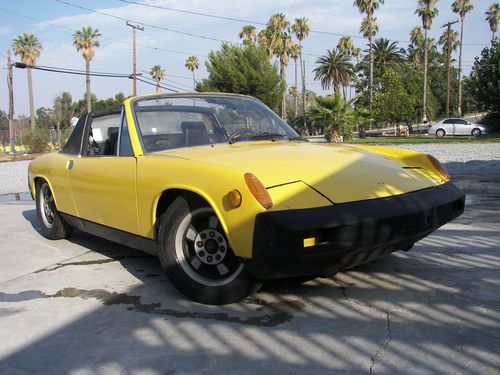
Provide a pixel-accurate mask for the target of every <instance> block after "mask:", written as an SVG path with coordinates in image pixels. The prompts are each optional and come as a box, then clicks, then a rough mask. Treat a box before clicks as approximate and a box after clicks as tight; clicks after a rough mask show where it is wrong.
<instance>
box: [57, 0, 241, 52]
mask: <svg viewBox="0 0 500 375" xmlns="http://www.w3.org/2000/svg"><path fill="white" fill-rule="evenodd" d="M54 1H56V2H58V3H61V4H65V5H68V6H71V7H74V8H78V9H82V10H86V11H88V12H92V13H96V14H101V15H103V16H107V17H111V18H115V19H117V20H121V21H129V22H134V23H137V24H139V25H142V26H147V27H151V28H153V29H158V30H163V31H167V32H170V33H176V34H181V35H187V36H191V37H195V38H201V39H206V40H213V41H216V42H222V43H230V44H241V43H237V42H230V41H228V40H224V39H219V38H212V37H209V36H204V35H198V34H193V33H189V32H187V31H180V30H175V29H169V28H166V27H163V26H158V25H154V24H150V23H146V22H140V21H136V20H132V19H130V18H125V17H120V16H117V15H115V14H110V13H106V12H102V11H99V10H95V9H91V8H86V7H83V6H81V5H77V4H73V3H70V2H68V1H64V0H54Z"/></svg>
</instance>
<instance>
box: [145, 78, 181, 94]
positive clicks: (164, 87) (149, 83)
mask: <svg viewBox="0 0 500 375" xmlns="http://www.w3.org/2000/svg"><path fill="white" fill-rule="evenodd" d="M137 80H138V81H140V82H142V83H146V84H148V85H151V86H158V87H161V88H162V89H165V90H168V91H172V92H179V91H177V90H173V89H171V88H168V87H166V86H163V85H158V84H156V83H152V82H148V81H146V80H144V79H142V78H139V77H137Z"/></svg>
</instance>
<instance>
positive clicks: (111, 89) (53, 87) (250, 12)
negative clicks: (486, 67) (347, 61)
mask: <svg viewBox="0 0 500 375" xmlns="http://www.w3.org/2000/svg"><path fill="white" fill-rule="evenodd" d="M65 1H67V2H69V3H72V4H75V5H79V6H83V7H86V8H91V9H95V10H99V11H102V12H105V13H109V14H113V15H116V16H119V17H122V18H127V19H130V20H133V21H139V22H144V23H149V24H152V25H158V26H161V27H164V28H169V29H172V30H178V31H182V32H186V33H192V34H197V35H200V36H206V37H209V38H215V39H222V40H227V41H231V42H239V40H238V37H237V34H238V32H239V30H240V29H241V27H242V26H243V25H244V24H245V23H242V22H234V21H228V20H220V19H215V18H210V17H201V16H197V15H189V14H183V13H178V12H173V11H169V10H161V9H156V8H150V7H145V6H141V5H134V4H126V3H124V2H121V1H119V0H101V1H97V0H65ZM135 1H136V2H140V3H147V4H155V5H160V6H165V7H171V8H176V9H184V10H190V11H195V12H202V13H208V14H214V15H220V16H224V17H233V18H239V19H245V20H252V21H255V22H263V23H265V22H266V21H267V19H268V18H269V16H270V15H272V14H274V13H277V12H283V13H284V14H285V15H286V16H287V17H288V19H290V20H293V19H294V18H296V17H301V16H305V17H307V18H308V19H309V21H310V26H311V29H312V30H316V31H326V32H330V33H340V34H349V35H354V36H359V33H358V30H359V25H360V22H361V18H362V16H361V15H360V14H359V13H358V11H357V10H356V9H355V8H353V7H352V2H353V1H352V0H329V1H327V0H274V1H264V0H252V1H239V0H212V1H205V0H188V1H180V0H135ZM416 3H417V1H416V0H386V1H385V4H384V5H383V6H382V7H381V8H380V9H379V10H378V11H377V14H376V16H377V18H378V21H379V34H378V35H377V36H378V37H385V38H389V39H393V40H398V41H403V42H401V44H400V45H401V47H406V45H407V42H404V41H407V40H408V39H409V32H410V30H411V29H412V28H413V27H414V26H416V25H420V20H419V18H418V17H417V16H416V15H414V14H413V13H414V10H415V8H416ZM451 3H452V0H441V1H439V3H438V9H439V16H438V17H437V18H436V19H435V20H434V24H433V28H432V30H431V32H430V35H431V36H432V37H434V38H436V39H438V38H439V36H440V35H441V34H442V32H443V29H441V28H440V26H441V25H443V24H444V23H445V22H447V21H449V20H453V19H456V18H457V15H455V14H453V13H452V12H451ZM492 3H493V1H491V0H475V1H474V6H475V8H474V10H473V11H472V13H470V14H469V15H468V16H467V18H466V21H465V33H464V57H463V60H464V70H465V73H468V72H469V71H470V68H471V66H472V63H473V61H474V57H475V56H478V55H479V54H480V52H481V50H482V48H484V46H486V45H488V44H489V41H490V39H491V32H490V30H489V26H488V24H487V23H486V21H485V20H484V18H485V16H484V13H485V11H486V10H487V8H488V6H489V5H490V4H492ZM15 13H17V14H15ZM0 17H1V20H2V21H1V23H0V52H1V53H2V54H3V55H5V54H6V51H7V49H8V48H10V45H11V43H12V39H13V38H15V37H16V36H17V35H18V34H20V33H22V32H24V31H27V32H32V33H35V34H36V35H37V36H38V38H39V40H40V42H41V43H42V45H43V51H42V54H41V56H40V58H39V59H38V61H37V64H38V65H47V66H56V67H63V68H73V69H84V68H85V64H84V60H83V58H82V57H81V55H80V54H79V53H77V52H76V50H75V49H74V48H73V46H72V43H71V35H72V32H73V31H76V30H78V29H81V28H82V27H83V26H92V27H94V28H96V27H97V28H98V29H99V31H100V32H101V33H102V35H103V38H102V39H101V47H100V48H98V49H97V51H96V55H95V57H94V59H93V60H92V62H91V69H92V70H93V71H106V72H117V73H131V72H132V48H131V29H130V28H129V27H127V26H126V25H125V21H122V20H118V19H114V18H111V17H107V16H104V15H98V14H92V13H91V12H88V11H85V10H82V9H78V8H75V7H72V6H68V5H66V4H63V3H60V2H57V1H56V0H24V1H11V0H9V1H6V0H4V1H1V2H0ZM257 26H258V25H257ZM455 26H456V29H457V30H458V29H459V24H457V25H455ZM259 28H260V27H259ZM137 36H138V39H137V43H138V45H139V47H138V50H137V53H138V69H139V70H140V71H142V70H143V71H146V72H147V71H149V69H150V68H151V66H153V65H156V64H159V65H161V66H162V67H163V68H164V69H165V70H166V74H167V75H166V83H167V84H171V85H173V86H175V87H176V88H178V89H179V88H180V89H184V90H186V91H189V90H190V88H191V86H192V80H191V72H189V71H188V70H187V69H186V68H185V67H184V61H185V59H186V58H187V56H189V55H196V56H198V58H199V60H200V69H199V70H198V71H197V72H196V78H197V79H198V78H204V77H206V76H207V72H206V70H205V64H204V62H205V61H206V59H207V55H208V52H209V51H210V50H212V49H218V48H219V46H220V42H217V41H212V40H208V39H203V38H198V37H192V36H188V35H183V34H178V33H175V32H167V31H164V30H158V29H155V28H152V27H148V26H146V27H145V30H144V31H142V32H138V35H137ZM338 38H339V36H336V35H327V34H320V33H311V34H310V36H309V38H308V39H306V40H305V42H304V53H305V56H304V58H305V60H306V65H307V72H306V75H307V79H306V82H307V86H308V89H311V90H313V91H316V92H318V93H322V91H321V87H320V85H319V83H318V82H314V80H313V79H312V69H313V68H314V61H315V60H316V59H317V57H318V56H320V55H322V54H324V53H325V52H326V50H327V49H331V48H333V47H334V46H336V44H337V40H338ZM354 41H355V43H356V45H357V47H361V48H363V49H364V48H365V45H366V42H365V40H364V39H362V38H355V39H354ZM154 48H158V50H155V49H154ZM454 57H455V58H456V59H457V60H458V52H457V53H455V56H454ZM1 58H2V59H4V58H3V57H1ZM14 60H17V58H14ZM2 67H5V63H4V64H2ZM293 71H294V70H293V63H291V64H290V67H289V69H288V72H287V81H288V82H289V84H293V81H294V73H293ZM0 72H3V74H5V73H6V70H5V69H2V70H0ZM1 81H2V82H3V83H2V84H3V85H4V87H5V89H2V90H0V109H2V110H6V109H7V93H6V84H5V79H2V80H1ZM33 86H34V94H35V107H40V106H46V107H50V106H52V102H53V100H54V98H55V96H57V95H58V94H60V93H61V92H62V91H69V92H70V93H71V94H72V95H73V100H79V99H81V98H82V97H83V94H84V92H85V78H84V77H82V76H70V75H62V74H56V73H49V72H42V71H34V72H33ZM153 90H154V87H152V86H149V85H146V84H144V83H141V82H138V93H139V94H143V93H148V92H152V91H153ZM92 91H93V92H94V93H95V94H96V95H97V96H98V98H107V97H110V96H114V94H115V93H117V92H119V91H122V92H124V93H125V94H126V95H130V94H131V92H132V82H131V81H130V80H128V79H121V78H99V77H92ZM14 99H15V112H16V115H18V114H27V113H28V112H29V109H28V95H27V79H26V72H25V71H24V70H20V69H15V70H14Z"/></svg>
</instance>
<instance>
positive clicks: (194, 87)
mask: <svg viewBox="0 0 500 375" xmlns="http://www.w3.org/2000/svg"><path fill="white" fill-rule="evenodd" d="M191 72H192V73H193V92H196V79H195V77H194V69H193V70H191Z"/></svg>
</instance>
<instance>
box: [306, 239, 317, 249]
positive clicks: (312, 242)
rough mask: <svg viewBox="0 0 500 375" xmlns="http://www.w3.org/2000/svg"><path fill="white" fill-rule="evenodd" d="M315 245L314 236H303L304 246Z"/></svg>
mask: <svg viewBox="0 0 500 375" xmlns="http://www.w3.org/2000/svg"><path fill="white" fill-rule="evenodd" d="M314 245H316V237H311V238H304V247H311V246H314Z"/></svg>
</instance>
